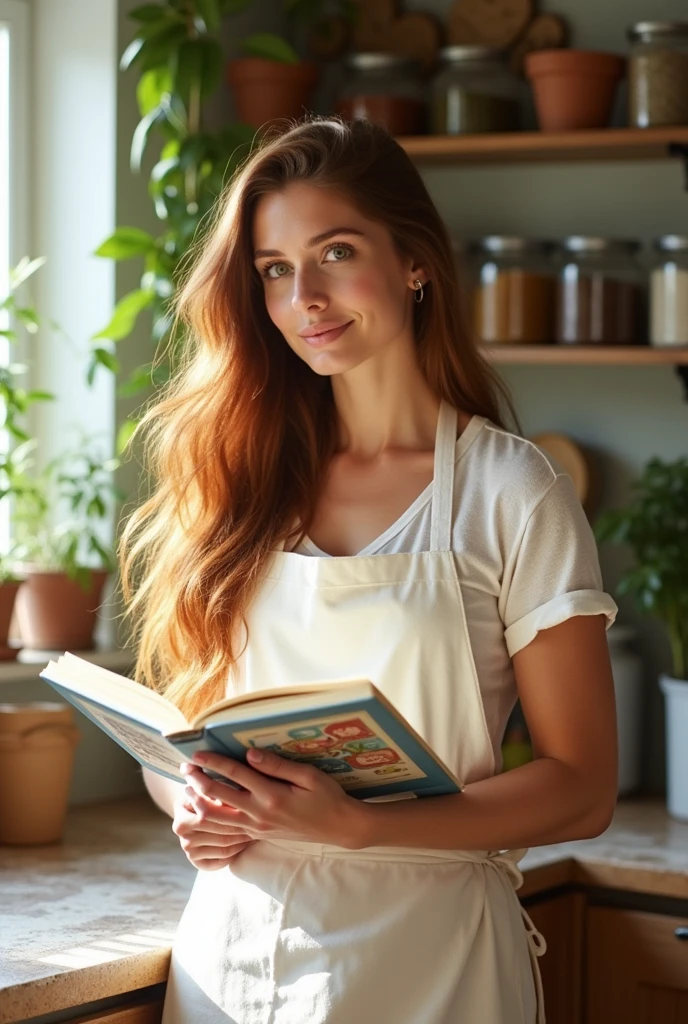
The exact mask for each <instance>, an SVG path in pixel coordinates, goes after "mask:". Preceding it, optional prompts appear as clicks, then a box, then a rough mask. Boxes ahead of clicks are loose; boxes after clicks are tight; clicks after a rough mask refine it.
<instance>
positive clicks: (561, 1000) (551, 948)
mask: <svg viewBox="0 0 688 1024" xmlns="http://www.w3.org/2000/svg"><path fill="white" fill-rule="evenodd" d="M526 910H527V911H528V914H529V915H530V917H531V919H532V921H533V924H534V925H535V927H536V928H537V930H538V931H539V932H542V934H543V935H544V937H545V939H546V941H547V952H546V953H545V955H544V956H541V957H540V958H539V960H538V963H539V964H540V973H541V974H542V987H543V989H544V992H545V1009H546V1011H547V1024H582V1020H583V1018H582V1011H583V1008H582V985H583V929H584V926H585V896H584V895H583V894H582V893H566V894H565V895H561V896H553V897H550V898H549V899H546V900H543V901H541V902H540V903H534V904H532V905H531V906H528V905H527V904H526ZM624 1024H625V1022H624Z"/></svg>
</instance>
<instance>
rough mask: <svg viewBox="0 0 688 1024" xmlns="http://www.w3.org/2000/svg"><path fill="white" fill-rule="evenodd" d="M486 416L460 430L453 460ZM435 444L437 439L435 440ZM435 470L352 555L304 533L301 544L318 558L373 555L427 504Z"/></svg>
mask: <svg viewBox="0 0 688 1024" xmlns="http://www.w3.org/2000/svg"><path fill="white" fill-rule="evenodd" d="M485 419H486V417H484V416H478V415H477V414H474V415H473V416H471V418H470V420H469V421H468V423H467V424H466V426H465V427H464V429H463V430H462V431H461V433H460V434H459V436H458V437H457V438H456V442H455V448H454V461H455V462H456V461H457V460H458V459H459V458H460V456H461V455H462V454H463V452H464V451H465V450H466V448H467V447H468V445H469V443H470V442H471V441H472V439H473V438H474V437H475V436H476V435H477V433H478V430H479V429H480V427H482V425H483V424H484V423H485ZM435 444H437V440H436V441H435ZM435 483H436V479H435V471H434V470H433V476H432V480H431V481H430V483H429V484H427V485H426V486H425V487H424V488H423V490H422V491H421V493H420V494H419V495H418V496H417V497H416V498H414V500H413V501H412V502H411V504H410V505H409V506H408V508H406V509H405V510H404V511H403V512H402V513H401V515H400V516H399V517H398V518H397V519H395V520H394V522H393V523H391V524H390V525H389V526H388V527H387V528H386V529H385V530H383V532H382V533H380V534H379V535H378V536H377V537H375V538H374V539H373V540H371V541H370V543H368V544H366V545H365V547H362V548H361V549H360V550H359V551H356V552H355V553H354V554H353V555H331V554H330V553H329V551H323V549H322V548H319V547H318V545H317V544H316V543H315V542H314V541H312V540H311V538H310V537H309V536H308V535H307V534H306V535H305V536H304V537H303V540H302V541H301V546H302V547H304V548H306V549H307V550H308V551H310V553H311V554H312V555H314V556H316V557H318V558H364V557H366V556H367V555H374V554H375V552H376V551H378V550H379V549H380V548H381V547H383V546H384V545H385V544H386V543H387V542H388V541H390V540H392V539H393V538H394V537H396V535H397V534H398V533H400V532H401V530H403V528H404V527H405V526H406V525H407V523H409V522H410V521H411V520H412V519H414V518H415V516H416V515H417V514H418V513H419V512H420V510H421V509H422V508H423V507H424V506H425V505H427V504H428V502H429V501H430V500H431V498H432V496H433V492H434V490H435Z"/></svg>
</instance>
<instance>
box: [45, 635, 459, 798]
mask: <svg viewBox="0 0 688 1024" xmlns="http://www.w3.org/2000/svg"><path fill="white" fill-rule="evenodd" d="M69 658H70V659H71V660H72V662H73V661H74V660H76V661H82V659H78V658H76V656H74V655H69ZM82 664H88V665H89V669H88V670H83V668H82V667H81V666H77V667H76V668H75V669H74V673H75V677H76V676H77V675H80V678H79V679H78V680H77V679H76V678H75V679H74V680H73V681H70V680H69V679H68V678H67V675H68V668H67V670H65V666H64V665H62V666H60V665H59V664H58V663H55V662H49V664H48V665H47V666H46V667H45V668H44V669H43V670H42V671H41V672H40V675H41V677H42V678H43V679H45V680H46V681H47V682H48V683H50V684H51V686H53V687H54V688H55V689H56V690H57V691H58V692H59V693H60V694H61V695H62V696H63V697H64V698H65V699H66V700H68V701H70V702H71V703H72V704H73V705H74V706H75V707H77V708H78V709H79V710H80V711H81V712H82V713H83V714H85V715H86V716H87V717H88V718H89V719H90V720H91V721H92V722H94V723H95V724H96V725H98V726H99V727H100V728H101V729H102V730H103V731H104V732H106V733H107V734H108V735H109V736H110V737H111V738H112V739H114V740H115V741H116V742H117V743H119V745H120V746H121V747H123V748H124V749H125V750H126V751H127V752H128V753H129V754H131V756H132V757H134V758H136V760H137V761H139V763H140V764H142V765H144V766H145V767H147V768H150V769H152V770H153V771H155V772H157V773H158V774H160V775H164V776H165V777H167V778H169V779H173V780H174V781H176V782H182V783H183V782H185V777H184V776H183V775H182V773H181V772H180V771H179V765H180V764H181V763H182V762H183V761H190V760H191V759H192V758H193V755H194V753H196V752H197V751H200V750H212V751H214V752H216V753H219V754H223V755H225V756H227V757H232V758H235V759H237V760H239V761H242V762H243V763H247V762H246V753H247V751H248V749H249V748H250V747H252V746H253V747H261V748H265V749H268V750H271V751H273V752H274V753H276V754H278V755H280V756H281V757H285V758H289V759H291V760H294V761H299V762H303V763H306V764H312V765H314V766H315V767H316V768H319V769H320V770H321V771H325V772H327V773H328V774H329V775H330V776H331V777H332V778H333V779H335V781H336V782H338V783H339V784H340V785H341V786H342V788H343V789H344V790H345V791H346V792H347V793H348V794H350V795H351V796H353V797H356V798H358V799H378V800H379V799H390V798H391V799H394V798H400V797H401V796H432V795H442V794H447V793H456V792H460V791H461V783H460V781H459V780H458V779H456V778H455V776H454V775H453V774H452V773H451V772H450V771H449V769H448V768H447V767H446V766H445V765H444V764H443V763H442V762H441V760H440V759H439V758H438V757H437V756H436V755H435V754H434V753H433V752H432V750H431V749H430V748H429V747H428V746H427V744H426V743H425V742H424V741H423V740H422V739H421V737H420V736H419V735H418V734H417V733H416V732H415V730H413V729H412V727H411V726H410V725H409V724H408V723H407V722H406V721H405V720H404V718H403V717H402V716H401V715H400V714H399V712H398V711H397V710H396V709H395V708H394V707H393V706H392V705H391V704H390V703H389V701H387V700H386V698H384V696H383V695H382V694H381V693H380V692H379V691H378V690H377V689H376V687H375V686H374V685H373V684H372V683H370V682H368V681H367V680H341V681H328V682H327V683H325V684H323V687H326V688H325V689H323V690H322V691H320V692H318V689H317V685H314V686H312V687H310V689H309V692H308V693H307V694H304V693H303V692H301V691H300V690H299V688H297V687H295V688H294V690H295V692H294V694H293V696H289V695H285V691H284V688H283V689H281V690H280V691H279V693H280V696H278V697H275V698H274V699H271V697H270V691H268V690H266V691H260V694H259V695H257V694H255V693H252V694H247V695H245V698H246V699H245V702H242V701H239V702H238V703H237V702H234V703H232V706H231V707H228V708H226V709H224V710H223V709H222V708H220V710H214V709H210V711H211V712H212V713H210V714H209V715H208V720H207V721H205V722H203V721H202V720H201V722H199V721H198V720H196V721H195V722H194V723H192V724H190V723H188V722H186V720H185V719H184V717H183V715H181V713H180V712H179V711H178V709H176V708H174V707H173V706H172V705H170V704H169V701H166V700H165V698H164V697H161V696H160V695H159V694H154V693H153V692H152V691H149V690H147V688H145V687H141V686H140V685H139V684H137V683H134V682H133V681H132V680H130V679H125V677H119V676H117V675H116V673H111V672H107V673H106V674H107V676H108V677H110V678H106V677H105V676H102V675H100V673H103V672H106V670H102V669H98V668H97V666H96V669H97V675H98V680H97V684H96V682H95V679H91V680H89V674H90V675H91V676H94V673H93V666H92V665H91V664H90V663H85V662H82ZM119 678H121V679H122V682H123V685H122V687H121V692H118V686H117V682H116V680H117V679H119ZM335 683H336V685H334V684H335ZM132 685H133V687H134V690H133V691H132V689H131V688H132ZM136 690H144V691H146V693H145V697H146V699H145V700H143V699H141V700H140V702H139V703H140V706H137V704H136V701H135V700H134V698H135V697H137V696H138V694H137V693H136ZM143 696H144V695H143V694H142V695H141V697H142V698H143ZM151 696H152V698H154V699H151ZM165 705H166V707H165ZM217 707H218V706H217V705H216V706H215V708H217ZM206 771H207V774H209V775H211V776H214V777H218V778H221V781H223V782H227V783H228V784H230V785H235V784H233V783H229V780H227V779H225V778H223V777H221V776H215V773H213V772H211V771H209V770H207V769H206Z"/></svg>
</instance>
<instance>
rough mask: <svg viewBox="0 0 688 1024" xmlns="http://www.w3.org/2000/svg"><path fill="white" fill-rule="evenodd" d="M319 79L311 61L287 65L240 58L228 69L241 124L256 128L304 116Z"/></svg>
mask: <svg viewBox="0 0 688 1024" xmlns="http://www.w3.org/2000/svg"><path fill="white" fill-rule="evenodd" d="M317 79H318V67H317V65H316V64H313V63H311V62H310V61H301V62H300V63H299V64H284V63H282V62H281V61H277V60H266V59H265V58H263V57H239V58H237V59H236V60H231V61H230V62H229V64H228V65H227V81H228V83H229V85H230V86H231V89H232V93H233V95H234V103H235V105H236V112H237V116H238V117H239V120H240V121H243V122H244V123H245V124H249V125H251V126H252V127H254V128H268V127H270V126H271V125H272V124H273V123H274V122H276V121H279V120H280V119H281V118H299V117H302V116H303V114H304V107H306V106H307V104H308V100H309V99H310V95H311V92H312V91H313V89H314V88H315V83H316V82H317Z"/></svg>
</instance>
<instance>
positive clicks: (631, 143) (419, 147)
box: [397, 127, 688, 164]
mask: <svg viewBox="0 0 688 1024" xmlns="http://www.w3.org/2000/svg"><path fill="white" fill-rule="evenodd" d="M397 141H398V142H399V144H400V145H401V146H402V147H403V148H404V149H405V150H406V152H407V153H408V155H409V156H410V157H411V158H412V159H413V160H415V161H416V162H418V163H437V164H441V163H445V164H447V163H469V164H470V163H473V164H481V163H515V162H519V163H526V162H535V163H537V162H543V163H544V162H546V161H567V162H568V161H571V160H661V159H670V158H671V159H673V158H675V157H676V156H677V155H678V154H677V153H673V154H672V152H671V151H670V147H671V146H678V147H683V146H685V147H686V150H687V152H688V128H686V127H682V128H605V129H601V130H596V131H577V132H507V133H496V132H495V133H486V134H483V135H461V136H454V135H418V136H415V135H407V136H400V137H399V138H398V139H397Z"/></svg>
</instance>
